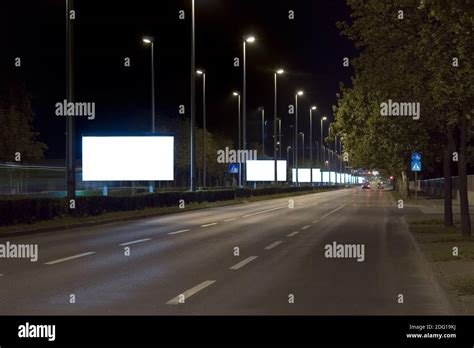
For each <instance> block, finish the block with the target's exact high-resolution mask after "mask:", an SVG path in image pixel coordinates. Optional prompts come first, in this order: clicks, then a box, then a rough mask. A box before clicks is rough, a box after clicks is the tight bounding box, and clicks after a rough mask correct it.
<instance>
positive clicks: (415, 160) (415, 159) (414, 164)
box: [411, 152, 421, 201]
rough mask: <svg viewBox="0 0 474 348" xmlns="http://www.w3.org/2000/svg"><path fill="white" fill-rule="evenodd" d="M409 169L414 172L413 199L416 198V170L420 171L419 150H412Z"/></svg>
mask: <svg viewBox="0 0 474 348" xmlns="http://www.w3.org/2000/svg"><path fill="white" fill-rule="evenodd" d="M411 171H412V172H415V201H416V200H417V198H418V181H417V179H418V175H417V173H418V172H421V154H420V153H419V152H413V153H412V154H411Z"/></svg>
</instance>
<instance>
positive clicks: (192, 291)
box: [166, 280, 216, 305]
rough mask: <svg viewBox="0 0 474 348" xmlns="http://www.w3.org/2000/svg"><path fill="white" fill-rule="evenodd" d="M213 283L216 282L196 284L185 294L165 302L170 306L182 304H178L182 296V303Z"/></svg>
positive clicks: (209, 281)
mask: <svg viewBox="0 0 474 348" xmlns="http://www.w3.org/2000/svg"><path fill="white" fill-rule="evenodd" d="M215 282H216V281H215V280H206V281H204V282H202V283H201V284H198V285H196V286H195V287H192V288H191V289H189V290H186V291H185V292H183V293H181V294H179V295H178V296H176V297H175V298H172V299H171V300H169V301H168V302H166V304H172V305H177V304H182V303H181V302H180V300H181V301H182V298H183V296H184V301H186V300H187V299H188V298H190V297H191V296H193V295H195V294H197V293H198V292H199V291H201V290H202V289H205V288H207V287H208V286H209V285H212V284H214V283H215Z"/></svg>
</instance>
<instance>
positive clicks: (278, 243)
mask: <svg viewBox="0 0 474 348" xmlns="http://www.w3.org/2000/svg"><path fill="white" fill-rule="evenodd" d="M281 243H283V242H282V241H281V240H277V241H276V242H273V243H272V244H270V245H267V246H266V247H265V248H264V249H265V250H270V249H273V248H274V247H276V246H277V245H280V244H281Z"/></svg>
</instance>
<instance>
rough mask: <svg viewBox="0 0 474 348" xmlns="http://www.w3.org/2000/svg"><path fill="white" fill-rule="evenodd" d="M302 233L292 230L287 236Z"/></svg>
mask: <svg viewBox="0 0 474 348" xmlns="http://www.w3.org/2000/svg"><path fill="white" fill-rule="evenodd" d="M298 233H300V231H295V232H291V233H290V234H287V235H286V236H287V237H293V236H294V235H296V234H298Z"/></svg>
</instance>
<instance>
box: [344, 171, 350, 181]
mask: <svg viewBox="0 0 474 348" xmlns="http://www.w3.org/2000/svg"><path fill="white" fill-rule="evenodd" d="M344 182H345V183H348V182H349V174H347V173H346V174H344Z"/></svg>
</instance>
